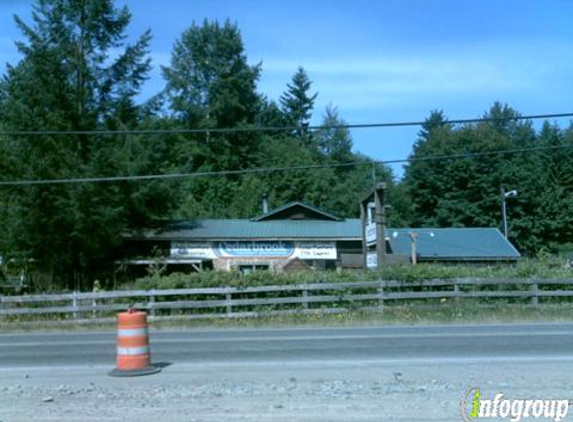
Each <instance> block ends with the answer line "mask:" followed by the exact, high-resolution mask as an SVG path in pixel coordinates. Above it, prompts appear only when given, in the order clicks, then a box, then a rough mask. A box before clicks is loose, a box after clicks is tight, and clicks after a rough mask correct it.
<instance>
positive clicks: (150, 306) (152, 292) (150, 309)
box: [147, 290, 155, 316]
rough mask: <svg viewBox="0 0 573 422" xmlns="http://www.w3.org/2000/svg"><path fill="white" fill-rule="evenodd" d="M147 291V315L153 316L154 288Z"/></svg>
mask: <svg viewBox="0 0 573 422" xmlns="http://www.w3.org/2000/svg"><path fill="white" fill-rule="evenodd" d="M149 293H150V294H149V302H148V306H147V307H148V308H149V315H150V316H155V306H154V305H155V290H152V291H151V292H149Z"/></svg>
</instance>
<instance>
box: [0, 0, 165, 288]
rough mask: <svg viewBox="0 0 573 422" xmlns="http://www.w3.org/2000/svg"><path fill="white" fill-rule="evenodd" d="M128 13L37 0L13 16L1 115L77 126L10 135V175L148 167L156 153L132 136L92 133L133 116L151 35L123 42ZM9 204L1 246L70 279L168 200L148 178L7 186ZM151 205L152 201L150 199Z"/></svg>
mask: <svg viewBox="0 0 573 422" xmlns="http://www.w3.org/2000/svg"><path fill="white" fill-rule="evenodd" d="M130 18H131V15H130V13H129V11H128V9H127V8H126V7H123V8H120V9H118V8H116V7H115V6H114V2H113V1H112V0H101V1H97V2H94V1H88V0H38V1H37V3H36V4H35V5H34V7H33V14H32V22H31V23H26V22H24V20H22V19H21V18H19V17H16V24H17V26H18V28H19V29H20V30H21V32H22V34H23V40H22V41H18V42H17V46H18V49H19V51H20V53H21V54H22V59H21V61H20V62H19V63H18V64H16V65H13V66H8V69H7V73H6V74H5V75H4V76H3V78H2V81H1V83H0V116H1V117H0V119H1V120H2V125H3V127H5V128H6V129H9V130H14V131H26V130H28V131H40V132H41V131H83V132H86V134H80V135H58V134H46V135H42V136H18V137H13V138H11V139H10V140H9V141H10V142H9V143H8V145H9V146H8V147H6V146H4V147H3V148H4V151H2V152H3V153H5V154H7V155H8V156H9V157H10V162H11V163H13V164H14V165H12V166H11V169H10V173H9V174H4V175H3V177H4V179H5V180H6V179H10V180H22V179H23V180H43V181H45V180H52V179H70V178H72V179H78V178H80V179H81V178H85V177H101V176H117V175H131V174H138V173H141V172H147V171H148V170H149V168H150V167H154V166H155V163H152V161H153V160H154V159H156V158H157V157H156V156H153V154H152V153H151V152H150V149H149V148H147V147H146V146H145V145H142V144H141V143H138V142H143V141H142V140H136V139H131V138H128V137H127V136H122V137H106V136H100V135H95V134H89V131H94V130H100V129H125V128H132V127H135V126H136V125H137V123H138V116H139V108H138V106H137V104H136V102H135V96H136V95H137V94H138V93H139V91H140V89H141V87H142V84H143V83H144V81H145V80H146V78H147V74H148V72H149V69H150V60H149V58H148V57H147V49H148V45H149V41H150V38H151V35H150V33H149V32H146V33H144V34H143V35H142V36H141V37H139V39H138V40H137V41H136V42H135V43H134V44H131V45H128V44H126V43H125V38H126V34H125V33H126V29H127V26H128V24H129V22H130ZM2 195H3V197H4V198H5V201H6V202H8V203H10V204H12V207H11V208H10V210H9V212H7V213H5V219H6V221H7V222H6V225H5V226H4V227H2V230H3V233H2V237H3V238H4V239H5V240H4V242H3V245H2V246H3V247H4V248H5V250H4V251H3V252H4V254H6V255H17V256H18V258H19V259H20V261H21V262H30V260H33V261H34V262H35V263H36V265H37V266H38V269H39V270H40V271H41V272H42V273H44V274H46V275H48V277H49V278H51V279H52V280H56V281H58V282H60V283H62V284H63V285H65V286H67V287H69V288H75V289H79V288H88V287H90V283H91V282H92V281H93V277H96V276H98V274H99V273H102V272H105V271H107V270H108V268H107V267H106V266H105V265H106V264H105V263H107V262H109V260H110V254H111V253H112V252H113V250H114V248H115V247H116V246H117V245H118V244H119V242H120V240H121V238H120V236H121V233H122V231H123V230H124V229H125V227H126V226H127V225H128V224H129V222H130V221H135V220H145V219H147V217H149V215H148V213H149V212H150V211H149V210H150V209H152V210H157V209H159V208H161V209H163V208H164V207H165V205H167V204H168V203H169V201H167V200H166V199H167V198H166V197H165V190H164V189H160V188H159V187H158V186H154V185H153V184H147V185H136V184H127V183H125V184H106V185H102V184H90V183H77V184H55V183H48V184H45V185H32V186H25V187H16V188H13V189H11V190H3V191H2ZM150 204H153V205H154V207H148V205H150Z"/></svg>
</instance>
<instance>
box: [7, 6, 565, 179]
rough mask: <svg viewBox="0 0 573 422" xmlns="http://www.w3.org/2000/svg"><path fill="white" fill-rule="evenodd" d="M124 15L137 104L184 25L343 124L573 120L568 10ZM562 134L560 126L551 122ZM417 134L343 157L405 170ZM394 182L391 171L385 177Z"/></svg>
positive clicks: (149, 10) (14, 34)
mask: <svg viewBox="0 0 573 422" xmlns="http://www.w3.org/2000/svg"><path fill="white" fill-rule="evenodd" d="M31 4H32V2H31V1H29V0H0V71H2V72H3V71H4V64H5V63H6V62H10V63H15V62H16V61H17V60H18V55H17V52H16V49H15V47H14V41H15V40H16V39H18V38H20V34H19V33H18V31H17V29H16V28H15V25H14V24H13V20H12V17H11V16H12V15H13V14H14V13H16V14H19V15H21V16H22V17H25V18H26V17H28V16H29V11H30V6H31ZM118 4H127V5H128V7H129V8H130V10H131V12H132V14H133V20H132V25H131V26H130V34H129V35H130V37H131V38H132V39H133V38H135V37H136V36H137V35H139V34H141V33H142V32H143V31H144V30H146V29H147V28H151V30H152V33H153V37H154V38H153V41H152V44H151V48H152V53H151V54H152V58H153V64H154V66H155V68H154V70H153V72H152V74H151V79H150V80H149V82H148V84H147V85H146V87H145V89H144V93H143V95H144V96H146V95H151V94H153V93H156V92H157V91H159V90H160V89H161V88H162V87H163V81H162V79H161V73H160V71H159V65H161V64H168V63H169V57H170V53H171V48H172V46H173V43H174V41H175V40H176V39H177V38H178V37H179V36H180V35H181V33H182V32H183V31H184V30H185V29H186V28H188V27H189V26H190V25H191V23H192V22H193V21H195V22H201V21H203V20H204V19H205V18H206V19H218V20H220V21H223V20H225V19H227V18H229V19H230V20H231V21H233V22H236V23H237V25H238V26H239V28H240V30H241V33H242V35H243V40H244V43H245V48H246V53H247V56H248V59H249V62H250V63H252V64H255V63H258V62H262V67H263V73H262V77H261V80H260V82H259V86H258V89H259V91H260V92H262V93H264V94H266V95H267V96H268V97H269V98H271V99H275V100H278V98H279V96H280V95H281V93H282V92H283V91H284V90H285V88H286V84H287V83H288V82H289V81H290V78H291V76H292V74H293V73H294V72H295V70H296V68H297V67H298V66H303V67H304V68H305V69H306V71H307V72H308V74H309V76H310V78H311V80H312V81H313V90H315V91H317V92H318V93H319V95H318V98H317V101H316V104H315V112H314V118H313V123H314V124H318V123H320V121H321V119H322V115H323V113H324V109H325V107H326V106H327V105H328V104H332V105H334V106H336V107H338V109H339V112H340V115H341V117H342V118H344V119H345V120H346V121H347V122H348V123H351V124H359V123H378V122H392V121H420V120H423V119H424V118H425V117H427V116H428V115H429V113H430V111H431V110H434V109H441V110H443V111H444V113H445V114H446V116H448V117H449V118H451V119H460V118H473V117H478V116H481V115H482V114H483V113H484V112H485V111H486V110H487V109H488V108H489V107H490V106H491V105H492V104H493V102H494V101H502V102H505V103H508V104H509V105H511V106H512V107H514V108H515V109H517V110H518V111H519V112H521V113H522V114H538V113H559V112H572V111H573V101H572V98H573V82H572V77H573V0H527V1H526V0H501V1H500V0H353V1H348V0H330V1H326V0H304V1H303V0H291V1H276V0H234V1H233V0H226V1H222V0H193V1H183V0H162V1H144V0H118ZM558 123H559V124H561V125H562V126H563V127H564V126H566V125H567V124H568V121H566V120H561V121H558ZM418 130H419V128H416V127H412V128H386V129H356V130H353V132H352V135H353V139H354V145H355V150H357V151H360V152H362V153H364V154H367V155H369V156H371V157H373V158H375V159H379V160H396V159H403V158H406V157H407V156H408V155H409V153H410V152H411V148H412V144H413V142H414V141H415V140H416V134H417V132H418ZM394 171H395V173H396V175H397V176H400V175H401V173H402V171H401V167H400V166H394Z"/></svg>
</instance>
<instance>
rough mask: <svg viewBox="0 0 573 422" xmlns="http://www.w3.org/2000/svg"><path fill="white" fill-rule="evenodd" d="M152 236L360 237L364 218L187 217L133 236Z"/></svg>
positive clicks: (206, 237) (164, 237) (156, 237)
mask: <svg viewBox="0 0 573 422" xmlns="http://www.w3.org/2000/svg"><path fill="white" fill-rule="evenodd" d="M130 237H132V238H143V239H149V240H186V241H193V240H197V241H206V240H227V239H244V240H263V239H283V240H291V239H301V240H302V239H325V240H361V239H362V237H361V221H360V219H358V218H352V219H347V220H342V221H321V220H273V221H251V220H232V219H231V220H222V219H221V220H210V219H209V220H188V221H180V222H172V223H169V224H167V225H166V226H164V227H163V228H161V229H156V230H146V231H145V232H143V233H141V234H140V235H135V236H130Z"/></svg>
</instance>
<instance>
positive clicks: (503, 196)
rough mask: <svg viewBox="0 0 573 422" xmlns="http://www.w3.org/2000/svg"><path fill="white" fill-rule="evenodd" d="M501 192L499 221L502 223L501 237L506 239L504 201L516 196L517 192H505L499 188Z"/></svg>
mask: <svg viewBox="0 0 573 422" xmlns="http://www.w3.org/2000/svg"><path fill="white" fill-rule="evenodd" d="M500 190H501V219H502V221H503V235H504V236H505V238H506V239H507V207H506V205H505V200H506V199H507V198H515V197H516V196H517V191H516V190H515V189H514V190H510V191H509V192H506V191H505V189H504V188H500Z"/></svg>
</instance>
